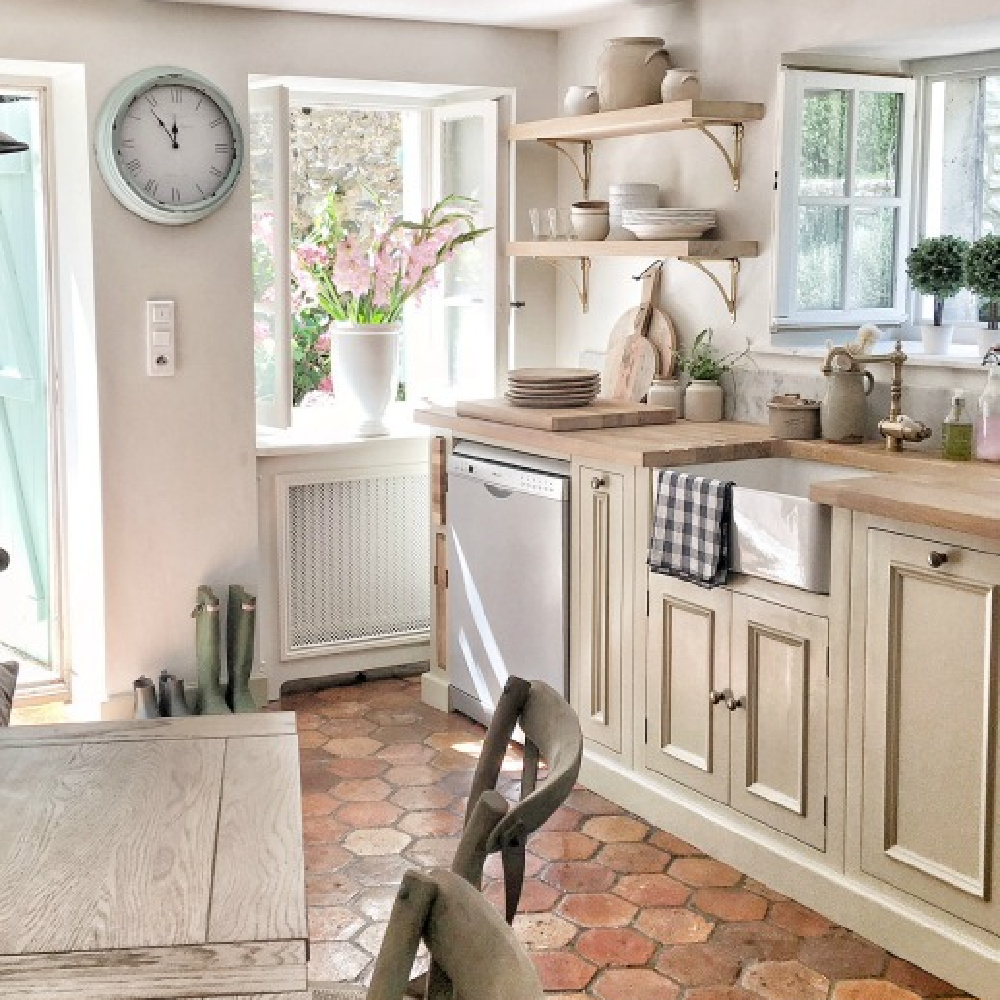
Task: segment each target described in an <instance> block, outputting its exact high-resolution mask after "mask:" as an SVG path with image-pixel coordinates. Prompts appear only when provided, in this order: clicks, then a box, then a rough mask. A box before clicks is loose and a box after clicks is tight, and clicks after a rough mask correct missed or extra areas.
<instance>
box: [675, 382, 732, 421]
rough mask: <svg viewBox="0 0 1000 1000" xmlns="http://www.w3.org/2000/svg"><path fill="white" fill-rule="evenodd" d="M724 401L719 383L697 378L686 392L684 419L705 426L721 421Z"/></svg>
mask: <svg viewBox="0 0 1000 1000" xmlns="http://www.w3.org/2000/svg"><path fill="white" fill-rule="evenodd" d="M724 400H725V394H724V393H723V391H722V386H721V385H719V383H718V382H716V381H715V380H714V379H700V378H696V379H694V380H693V381H692V382H690V383H689V384H688V387H687V388H686V389H685V390H684V419H685V420H692V421H695V422H698V423H704V424H707V423H714V422H715V421H717V420H721V419H722V406H723V402H724Z"/></svg>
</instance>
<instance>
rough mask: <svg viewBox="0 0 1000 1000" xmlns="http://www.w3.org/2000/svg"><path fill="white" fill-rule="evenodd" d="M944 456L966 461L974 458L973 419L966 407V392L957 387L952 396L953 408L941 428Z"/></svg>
mask: <svg viewBox="0 0 1000 1000" xmlns="http://www.w3.org/2000/svg"><path fill="white" fill-rule="evenodd" d="M941 440H942V447H943V450H944V457H945V458H950V459H952V460H954V461H959V462H964V461H967V460H968V459H970V458H972V421H971V420H970V419H969V414H968V413H967V412H966V409H965V393H964V392H963V391H962V390H961V389H956V390H955V391H954V392H953V393H952V396H951V409H950V410H949V411H948V415H947V416H946V417H945V418H944V426H943V427H942V429H941Z"/></svg>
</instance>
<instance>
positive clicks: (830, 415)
mask: <svg viewBox="0 0 1000 1000" xmlns="http://www.w3.org/2000/svg"><path fill="white" fill-rule="evenodd" d="M824 374H825V375H826V379H827V383H826V396H825V397H824V399H823V402H822V403H821V404H820V408H819V423H820V433H821V434H822V436H823V440H824V441H837V442H839V443H841V444H859V443H860V442H861V441H864V439H865V422H866V418H867V416H868V398H867V397H868V396H869V395H870V394H871V391H872V388H873V387H874V385H875V379H874V378H873V377H872V373H871V372H869V371H865V370H864V369H863V368H860V367H858V364H857V362H856V361H852V362H851V364H850V367H847V368H838V367H836V366H834V367H833V368H832V369H831V370H830V371H829V372H824Z"/></svg>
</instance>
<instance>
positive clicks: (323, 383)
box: [319, 375, 333, 392]
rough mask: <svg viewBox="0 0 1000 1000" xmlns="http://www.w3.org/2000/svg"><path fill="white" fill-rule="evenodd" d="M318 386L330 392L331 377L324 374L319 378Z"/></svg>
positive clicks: (331, 387)
mask: <svg viewBox="0 0 1000 1000" xmlns="http://www.w3.org/2000/svg"><path fill="white" fill-rule="evenodd" d="M319 388H320V389H322V391H323V392H332V391H333V379H331V378H330V376H329V375H324V376H323V378H321V379H320V380H319Z"/></svg>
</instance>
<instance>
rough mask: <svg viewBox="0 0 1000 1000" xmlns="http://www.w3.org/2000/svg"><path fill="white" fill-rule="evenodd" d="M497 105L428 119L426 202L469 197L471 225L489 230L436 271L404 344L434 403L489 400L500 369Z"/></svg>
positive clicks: (451, 107)
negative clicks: (419, 320)
mask: <svg viewBox="0 0 1000 1000" xmlns="http://www.w3.org/2000/svg"><path fill="white" fill-rule="evenodd" d="M500 103H501V102H499V101H497V100H483V101H470V102H462V103H455V104H446V105H444V106H442V107H437V108H434V109H433V110H432V111H431V113H430V119H431V134H432V142H431V145H432V153H431V164H432V169H431V199H430V200H431V202H437V201H438V200H439V199H440V198H442V197H444V196H445V195H447V194H456V195H461V196H463V197H466V198H474V199H475V200H476V202H477V203H478V209H477V212H476V225H477V227H478V228H484V229H489V232H488V233H486V234H485V235H484V236H481V237H480V238H479V239H477V240H475V241H473V242H472V243H467V244H465V245H464V246H462V247H460V248H459V249H458V251H457V252H456V254H455V256H454V257H453V258H452V259H451V260H450V261H448V262H447V263H445V264H444V265H443V266H442V267H441V268H440V271H439V279H440V283H439V284H438V286H437V287H436V288H435V289H434V292H433V294H432V296H430V297H429V300H428V306H429V309H428V315H427V317H426V319H427V322H425V323H424V324H421V325H420V326H415V328H414V330H415V333H416V335H417V338H419V342H416V343H415V342H414V340H409V339H408V346H409V347H410V348H412V356H413V358H414V360H415V361H416V360H417V359H419V361H417V364H419V370H417V371H413V375H414V383H415V387H416V388H417V389H418V390H419V394H420V395H421V396H426V397H429V398H431V399H433V400H435V401H436V402H453V401H454V400H456V399H475V398H483V397H491V396H494V395H495V392H496V386H497V384H498V381H499V379H500V378H501V377H502V373H503V372H505V370H506V352H505V350H504V346H505V342H506V340H505V338H504V343H501V342H500V338H499V336H498V332H499V327H498V322H497V303H498V301H501V300H502V295H501V294H500V292H499V288H500V283H501V281H502V282H503V287H506V277H505V276H504V275H501V274H500V273H499V272H500V268H499V258H498V254H497V220H498V218H501V217H503V213H501V212H499V211H498V207H499V206H498V198H499V193H500V192H501V191H504V190H506V185H505V184H503V183H501V179H500V176H499V173H500V170H501V163H500V157H499V141H498V128H499V124H500V123H499V120H498V119H499V113H500V108H499V105H500Z"/></svg>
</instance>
